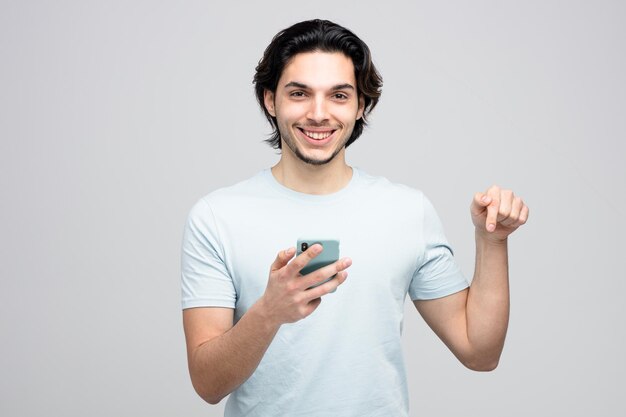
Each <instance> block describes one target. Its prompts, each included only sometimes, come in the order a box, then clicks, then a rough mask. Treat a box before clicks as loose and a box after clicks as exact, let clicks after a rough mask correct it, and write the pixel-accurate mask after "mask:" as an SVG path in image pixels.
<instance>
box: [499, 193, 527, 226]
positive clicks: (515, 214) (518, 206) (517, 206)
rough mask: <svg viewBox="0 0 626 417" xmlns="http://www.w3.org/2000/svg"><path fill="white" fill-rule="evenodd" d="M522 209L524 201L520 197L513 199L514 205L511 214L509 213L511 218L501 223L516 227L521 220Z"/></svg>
mask: <svg viewBox="0 0 626 417" xmlns="http://www.w3.org/2000/svg"><path fill="white" fill-rule="evenodd" d="M522 207H524V202H523V201H522V199H521V198H519V197H515V198H513V203H512V204H511V212H510V213H509V216H508V217H507V218H505V219H503V220H502V221H500V223H501V224H503V225H504V226H507V227H509V226H513V225H515V224H516V223H517V221H518V220H519V216H520V213H521V211H522Z"/></svg>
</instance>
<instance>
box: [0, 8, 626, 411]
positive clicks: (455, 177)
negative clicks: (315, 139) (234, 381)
mask: <svg viewBox="0 0 626 417" xmlns="http://www.w3.org/2000/svg"><path fill="white" fill-rule="evenodd" d="M316 17H320V18H327V19H330V20H333V21H336V22H337V23H340V24H342V25H344V26H346V27H348V28H350V29H351V30H353V31H354V32H355V33H356V34H357V35H359V36H360V37H361V38H362V39H363V40H364V41H365V42H366V43H367V44H368V45H369V46H370V48H371V50H372V53H373V56H374V62H375V64H376V65H377V66H378V69H379V70H380V72H381V73H382V75H383V78H384V87H383V96H382V99H381V101H380V103H379V105H378V107H377V108H376V109H375V111H374V113H373V114H372V117H371V118H370V120H371V124H370V127H369V128H368V129H366V131H365V133H364V135H363V136H362V137H361V138H360V139H359V140H358V141H357V142H355V143H354V145H352V146H351V147H350V148H349V149H348V152H347V160H348V163H349V164H351V165H355V166H358V167H361V168H362V169H364V170H366V171H367V172H369V173H372V174H375V175H383V176H386V177H387V178H389V179H390V180H392V181H394V182H401V183H405V184H408V185H410V186H412V187H414V188H418V189H421V190H423V191H424V192H425V193H426V194H427V195H428V196H429V197H430V198H431V200H432V201H433V203H434V204H435V207H436V208H437V210H438V212H439V214H440V217H441V218H442V220H443V223H444V226H445V229H446V233H447V236H448V239H449V240H450V242H451V244H452V245H453V247H454V249H455V253H456V256H457V259H458V260H459V263H460V264H461V266H462V268H463V271H464V273H465V274H466V275H467V276H468V277H471V276H472V273H473V256H474V246H473V245H474V242H473V230H472V224H471V220H470V216H469V204H470V201H471V198H472V195H473V193H474V192H476V191H480V190H484V189H486V188H487V187H488V186H489V185H491V184H494V183H496V184H499V185H501V186H503V187H507V188H511V189H513V190H514V191H515V192H516V193H517V194H519V195H521V196H522V197H523V198H524V199H525V201H526V202H527V204H528V205H529V206H530V208H531V216H530V220H529V222H528V224H526V225H525V226H524V227H522V228H521V229H520V230H518V231H517V232H516V233H515V234H514V235H513V236H512V237H511V238H510V273H511V299H512V308H511V321H510V327H509V333H508V337H507V342H506V346H505V349H504V353H503V355H502V359H501V362H500V366H499V367H498V369H496V370H495V371H494V372H491V373H475V372H472V371H469V370H466V369H465V368H463V367H462V365H461V364H460V363H458V361H457V360H456V359H455V358H454V357H453V356H452V354H451V353H450V352H449V351H448V350H447V349H446V347H445V346H444V345H443V343H441V342H440V341H439V340H438V339H437V338H436V336H435V335H434V334H433V333H432V332H431V331H430V329H428V327H427V326H426V325H425V324H424V322H423V321H422V319H421V318H420V317H419V315H418V314H417V312H416V311H415V309H414V307H413V305H412V303H410V302H408V303H407V305H406V313H407V314H406V319H405V327H404V336H403V337H404V347H405V356H406V361H407V366H408V375H409V389H410V398H411V415H412V416H413V415H415V416H417V415H420V416H451V415H464V416H478V415H480V416H503V415H506V416H529V415H536V416H540V415H568V416H587V415H595V416H608V415H615V414H616V413H617V412H618V411H617V410H620V409H623V406H622V398H621V396H622V395H623V386H624V385H623V375H624V374H625V373H626V366H625V360H624V351H625V350H626V340H625V328H626V326H624V313H625V307H624V302H623V293H624V289H625V285H624V278H625V275H626V274H625V273H624V270H623V259H624V253H623V252H624V244H623V241H624V240H623V236H624V233H625V232H626V230H625V229H626V227H625V223H624V215H625V214H626V211H625V209H624V203H625V198H624V188H625V185H626V184H625V183H626V172H625V171H626V170H625V168H624V162H625V155H626V152H625V146H624V141H625V139H626V137H625V136H626V135H625V125H626V114H625V113H626V98H625V97H626V85H625V77H624V74H626V60H625V59H624V51H625V50H626V48H625V45H624V44H625V42H624V41H625V40H626V26H625V25H624V21H625V18H626V6H625V3H624V2H618V1H595V2H591V1H588V2H583V1H568V2H566V1H515V2H514V1H495V0H493V1H472V2H467V1H456V2H436V1H430V2H425V1H412V2H408V1H407V2H404V3H395V2H392V1H386V2H366V1H351V2H348V1H345V2H338V1H316V2H314V3H302V2H293V1H281V2H256V3H253V2H249V4H245V3H243V2H230V3H226V2H224V3H214V2H208V1H205V2H199V1H187V2H177V1H130V2H127V1H106V2H105V1H102V2H93V1H57V2H50V1H30V2H27V1H6V0H3V1H2V2H1V3H0V187H1V188H0V190H1V199H2V200H1V201H2V204H1V205H0V225H1V228H0V257H1V262H0V334H1V340H2V343H1V344H0V374H1V375H2V376H1V377H0V414H1V415H3V416H39V415H57V416H182V415H187V416H219V415H221V414H222V410H223V405H224V402H222V403H221V404H219V405H217V406H211V405H208V404H206V403H204V402H203V401H202V400H201V399H200V398H199V397H198V396H197V395H196V394H195V392H194V391H193V388H192V387H191V384H190V381H189V377H188V374H187V368H186V366H187V365H186V357H185V346H184V338H183V332H182V321H181V312H180V278H179V273H180V271H179V268H180V264H179V261H180V244H181V239H182V230H183V225H184V221H185V219H186V216H187V213H188V210H189V209H190V208H191V206H192V204H193V203H194V202H195V201H197V199H198V198H200V197H201V196H203V195H205V194H206V193H208V192H210V191H212V190H214V189H215V188H218V187H221V186H225V185H230V184H232V183H234V182H237V181H240V180H243V179H245V178H248V177H250V176H252V175H253V174H255V173H256V172H258V171H259V170H260V169H262V168H265V167H268V166H270V165H272V164H274V163H275V162H276V161H277V160H278V156H277V155H276V154H275V152H274V151H273V150H272V149H271V148H269V147H268V146H267V145H266V144H264V143H263V142H262V140H263V139H264V138H266V137H267V136H266V135H267V134H269V133H270V128H269V125H268V124H267V123H266V121H265V120H264V119H263V117H262V114H261V111H260V109H259V108H258V106H257V104H256V102H255V98H254V94H253V86H252V76H253V73H254V67H255V66H256V64H257V62H258V60H259V59H260V58H261V55H262V53H263V50H264V49H265V47H266V46H267V44H268V43H269V42H270V40H271V38H272V36H273V35H274V34H275V33H276V32H278V31H279V30H281V29H283V28H285V27H287V26H289V25H291V24H293V23H295V22H297V21H300V20H306V19H311V18H316ZM390 244H392V242H390ZM271 261H272V260H271V259H268V268H269V265H270V264H271ZM345 389H350V387H345Z"/></svg>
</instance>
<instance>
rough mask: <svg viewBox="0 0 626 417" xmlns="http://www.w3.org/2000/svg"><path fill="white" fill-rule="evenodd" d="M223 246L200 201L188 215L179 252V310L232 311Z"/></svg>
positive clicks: (232, 295)
mask: <svg viewBox="0 0 626 417" xmlns="http://www.w3.org/2000/svg"><path fill="white" fill-rule="evenodd" d="M222 248H223V246H222V245H221V242H220V236H219V230H218V228H217V223H216V221H215V216H214V214H213V211H212V210H211V207H210V206H209V203H208V202H206V201H205V200H204V199H201V200H199V201H198V202H197V203H196V204H195V205H194V206H193V207H192V209H191V211H190V212H189V215H188V218H187V223H186V224H185V230H184V233H183V243H182V251H181V280H182V308H183V309H186V308H193V307H229V308H235V302H236V291H235V287H234V284H233V280H232V278H231V275H230V273H229V271H228V268H227V266H226V263H225V261H224V251H223V249H222Z"/></svg>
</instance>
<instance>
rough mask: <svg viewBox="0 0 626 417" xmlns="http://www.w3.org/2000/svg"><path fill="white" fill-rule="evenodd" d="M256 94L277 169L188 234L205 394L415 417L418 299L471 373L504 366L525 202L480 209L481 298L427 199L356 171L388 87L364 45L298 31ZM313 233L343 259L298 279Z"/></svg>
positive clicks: (226, 193) (279, 41) (192, 344)
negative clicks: (410, 375)
mask: <svg viewBox="0 0 626 417" xmlns="http://www.w3.org/2000/svg"><path fill="white" fill-rule="evenodd" d="M254 81H255V86H256V93H257V98H258V100H259V103H260V105H261V107H262V108H263V111H264V112H265V115H266V116H267V118H268V120H269V121H270V123H271V124H272V126H273V127H274V128H275V131H274V135H273V136H272V138H270V140H269V142H270V144H271V145H272V146H274V147H276V148H279V149H281V151H282V152H281V157H280V161H279V162H278V163H277V164H276V165H275V166H273V167H272V168H271V169H269V168H268V169H265V170H263V171H262V172H260V173H258V174H257V175H255V176H254V177H252V178H250V179H248V180H246V181H242V182H240V183H238V184H235V185H233V186H230V187H225V188H221V189H218V190H216V191H214V192H212V193H210V194H209V195H207V196H205V197H204V198H202V199H201V200H200V201H198V202H197V203H196V205H195V206H194V207H193V208H192V210H191V212H190V214H189V218H188V221H187V224H186V228H185V236H184V240H183V251H182V286H183V287H182V288H183V301H182V304H183V309H184V311H183V321H184V327H185V335H186V341H187V349H188V361H189V370H190V375H191V380H192V383H193V386H194V388H195V389H196V391H197V392H198V394H199V395H200V396H201V397H202V398H203V399H205V400H206V401H208V402H209V403H211V404H216V403H218V402H219V401H220V400H221V399H222V398H224V397H225V396H227V395H228V394H231V395H230V397H229V399H228V402H227V403H226V411H225V415H226V416H360V417H362V416H385V417H387V416H407V415H408V408H409V406H408V390H407V385H406V375H405V368H404V363H403V357H402V351H401V332H402V318H403V306H404V300H405V297H406V296H407V294H408V295H409V296H410V297H411V299H412V300H413V302H414V304H415V307H416V308H417V310H418V311H419V313H420V314H421V315H422V317H423V318H424V319H425V321H426V322H427V323H428V325H429V326H430V327H431V328H432V329H433V330H434V332H435V333H436V334H437V335H438V336H439V337H440V338H441V339H442V340H443V342H444V343H445V344H446V345H447V346H448V347H449V348H450V350H451V351H452V352H453V353H454V355H455V356H456V357H457V358H458V359H459V360H460V361H461V362H462V363H463V364H464V365H465V366H467V367H468V368H470V369H473V370H477V371H489V370H492V369H494V368H495V367H496V365H497V363H498V361H499V357H500V354H501V352H502V348H503V344H504V338H505V334H506V330H507V325H508V314H509V289H508V266H507V237H508V235H509V234H510V233H512V232H513V231H514V230H515V229H517V228H518V227H519V226H520V225H522V224H524V223H525V222H526V219H527V218H528V208H527V206H526V205H525V204H524V203H523V201H522V200H521V199H520V198H519V197H516V196H514V194H513V193H512V192H511V191H509V190H503V189H500V188H499V187H497V186H493V187H491V188H489V189H488V190H487V191H486V192H485V193H480V192H479V193H476V195H475V196H474V199H473V202H472V204H471V217H472V221H473V223H474V225H475V230H476V233H475V236H476V270H475V274H474V279H473V280H472V284H471V286H469V285H468V283H467V281H466V280H465V278H464V277H463V275H462V274H461V272H460V270H459V268H458V266H457V264H456V263H455V261H454V258H453V256H452V251H451V249H450V247H449V245H448V243H447V241H446V239H445V236H444V234H443V229H442V226H441V223H440V222H439V219H438V217H437V214H436V212H435V210H434V208H433V206H432V204H431V203H430V202H429V200H428V199H427V198H426V197H425V196H424V195H423V194H422V193H421V192H420V191H418V190H414V189H412V188H409V187H407V186H404V185H400V184H392V183H390V182H389V181H388V180H386V179H385V178H382V177H375V176H371V175H369V174H367V173H365V172H364V171H363V170H361V169H359V168H356V167H350V166H348V165H347V164H346V161H345V152H346V148H347V147H348V146H349V145H351V144H352V143H353V142H354V141H355V140H356V139H357V138H358V137H359V135H360V134H361V132H362V129H363V126H364V125H365V118H366V116H367V114H368V113H369V112H370V111H371V110H372V109H373V108H374V106H375V105H376V103H377V101H378V97H379V96H380V89H381V86H382V79H381V77H380V75H379V74H378V72H377V71H376V68H375V67H374V65H373V64H372V61H371V56H370V52H369V49H368V48H367V46H366V45H365V44H364V43H363V42H362V41H361V40H360V39H359V38H358V37H356V36H355V35H354V34H353V33H352V32H350V31H349V30H347V29H345V28H343V27H341V26H339V25H336V24H334V23H332V22H329V21H321V20H313V21H307V22H301V23H298V24H296V25H294V26H292V27H290V28H287V29H285V30H284V31H282V32H280V33H279V34H277V35H276V36H275V37H274V39H273V40H272V42H271V44H270V45H269V46H268V48H267V49H266V51H265V53H264V56H263V58H262V59H261V61H260V63H259V65H258V67H257V69H256V75H255V78H254ZM300 236H307V237H313V238H316V239H317V238H319V239H323V238H328V237H336V238H338V239H339V240H340V242H341V252H342V254H344V255H345V256H346V257H344V258H341V259H339V260H338V261H337V262H334V263H332V264H331V265H328V266H325V267H323V268H321V269H318V270H317V271H315V272H312V273H309V274H307V275H301V274H300V273H299V271H300V270H301V269H302V268H303V267H304V266H306V265H307V264H308V262H309V261H311V259H313V258H315V257H316V256H318V255H319V253H320V251H321V250H323V248H322V247H321V246H320V245H319V244H316V245H313V246H311V247H310V248H309V249H308V250H306V251H305V252H303V253H302V254H300V255H298V256H297V257H294V255H295V248H294V247H292V245H293V244H294V243H295V242H296V240H297V238H298V237H300ZM272 259H273V262H272ZM270 264H271V266H270ZM268 266H269V273H268V272H267V269H268ZM348 270H349V271H350V278H348ZM335 274H336V277H335V278H334V279H330V280H328V282H325V283H323V284H322V285H319V286H314V285H315V284H318V283H321V282H324V281H326V280H327V279H328V278H329V277H332V276H333V275H335ZM339 286H341V288H339V289H337V287H339ZM335 289H337V291H336V292H334V291H335ZM329 293H332V294H329ZM322 300H323V302H322Z"/></svg>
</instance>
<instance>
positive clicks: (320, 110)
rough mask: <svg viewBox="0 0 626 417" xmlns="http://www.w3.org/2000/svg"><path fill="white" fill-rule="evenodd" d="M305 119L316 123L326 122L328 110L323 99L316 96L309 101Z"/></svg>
mask: <svg viewBox="0 0 626 417" xmlns="http://www.w3.org/2000/svg"><path fill="white" fill-rule="evenodd" d="M307 118H308V119H309V120H312V121H314V122H316V123H322V122H324V121H326V120H328V108H327V106H326V100H325V98H324V97H320V96H316V97H315V98H314V99H313V100H311V105H310V107H309V111H308V113H307Z"/></svg>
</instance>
